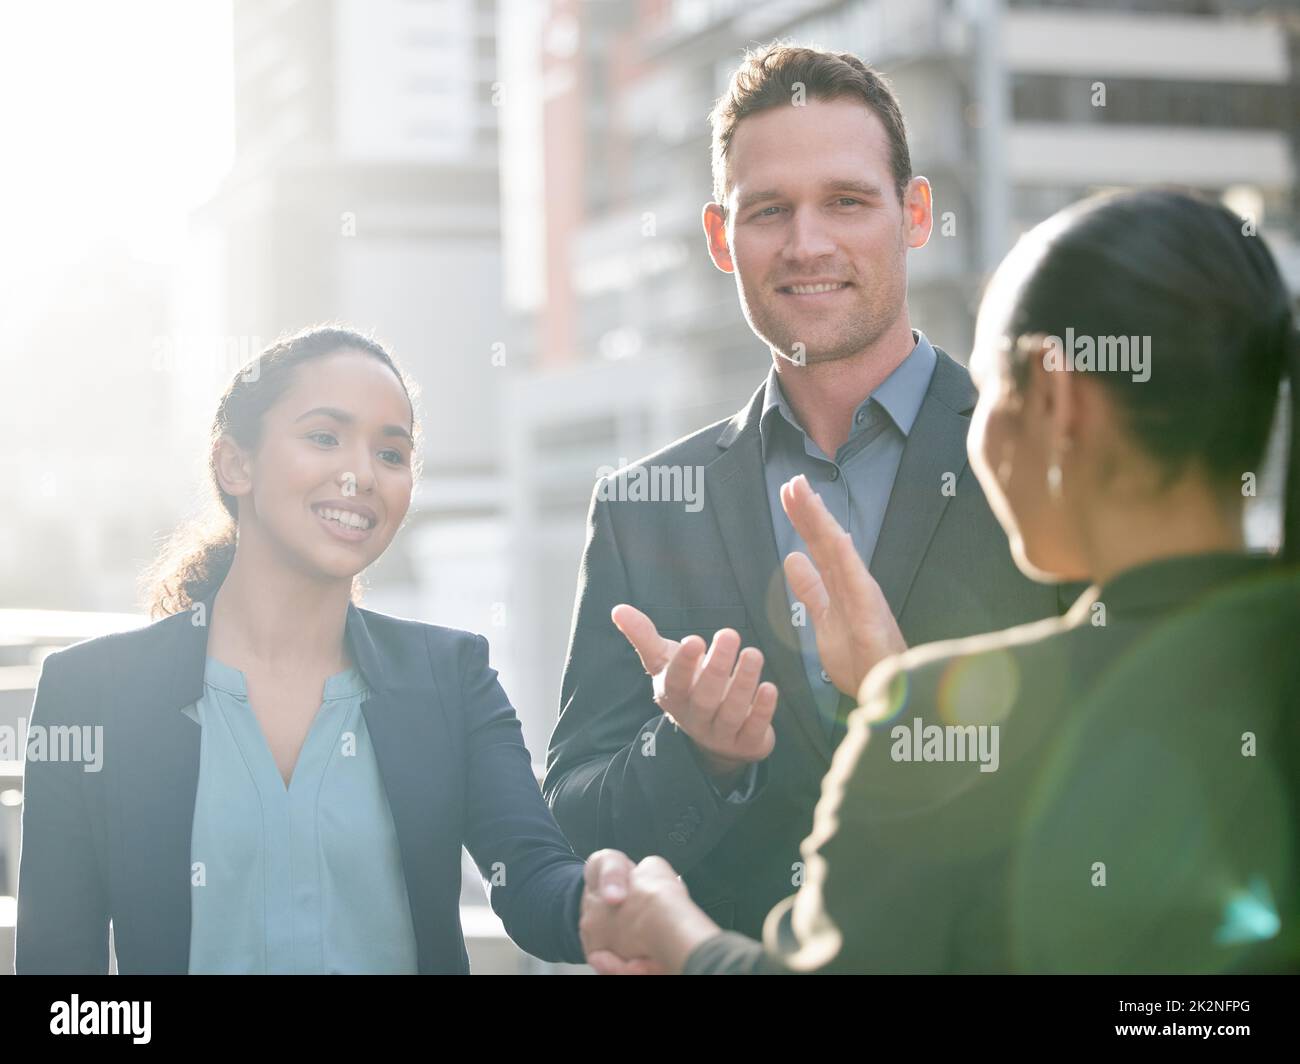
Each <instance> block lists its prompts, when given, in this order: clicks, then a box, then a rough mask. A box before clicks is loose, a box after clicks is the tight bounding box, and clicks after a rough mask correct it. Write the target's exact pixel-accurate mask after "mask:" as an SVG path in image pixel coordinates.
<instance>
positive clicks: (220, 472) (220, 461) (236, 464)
mask: <svg viewBox="0 0 1300 1064" xmlns="http://www.w3.org/2000/svg"><path fill="white" fill-rule="evenodd" d="M212 457H213V465H214V466H215V467H216V472H217V483H218V484H220V485H221V490H222V491H224V492H225V493H226V494H227V495H234V496H240V495H247V494H249V492H251V491H252V490H253V481H252V475H251V466H250V463H249V461H248V456H247V455H246V454H245V453H244V449H243V448H242V447H240V446H239V444H237V443H236V442H235V441H234V440H233V439H231V438H230V437H229V436H222V437H221V439H219V440H218V441H217V442H216V445H215V446H214V448H213V453H212Z"/></svg>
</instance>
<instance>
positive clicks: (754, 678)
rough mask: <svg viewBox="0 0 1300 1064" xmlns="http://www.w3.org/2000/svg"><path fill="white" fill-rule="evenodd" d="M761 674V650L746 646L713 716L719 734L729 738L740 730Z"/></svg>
mask: <svg viewBox="0 0 1300 1064" xmlns="http://www.w3.org/2000/svg"><path fill="white" fill-rule="evenodd" d="M762 675H763V652H762V651H761V650H759V649H758V648H757V647H746V648H745V649H744V650H742V651H741V652H740V659H739V660H738V661H737V662H736V671H735V672H733V673H732V674H731V679H730V680H729V681H728V682H727V689H726V692H725V693H724V694H723V696H722V705H720V706H719V707H718V715H717V717H715V718H714V728H715V729H716V731H717V732H718V733H719V734H721V735H724V736H726V737H727V738H731V737H732V736H734V735H735V734H736V733H737V732H738V731H740V726H741V725H742V724H744V723H745V716H746V714H748V712H749V706H750V703H751V702H753V701H754V691H755V690H756V689H757V687H758V681H759V678H760V677H761V676H762Z"/></svg>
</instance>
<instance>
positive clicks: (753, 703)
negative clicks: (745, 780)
mask: <svg viewBox="0 0 1300 1064" xmlns="http://www.w3.org/2000/svg"><path fill="white" fill-rule="evenodd" d="M611 616H612V617H613V620H614V624H615V626H616V627H617V628H618V630H619V631H620V632H622V633H623V635H624V636H626V637H627V641H628V642H629V643H631V644H632V647H633V649H635V650H636V652H637V656H638V657H639V658H640V659H641V665H642V667H643V668H644V669H645V671H646V672H647V673H648V674H649V675H650V677H651V678H652V680H653V683H654V698H655V704H656V705H657V706H658V707H659V708H660V709H662V710H663V711H664V713H666V714H667V715H668V716H669V717H670V718H671V719H672V720H673V722H674V723H675V724H676V725H677V726H678V727H679V728H681V729H682V731H684V732H685V733H686V734H687V735H688V736H690V738H691V740H692V741H693V742H694V743H695V745H696V746H697V747H698V748H699V750H700V752H701V754H702V755H703V756H704V759H705V761H706V763H707V764H708V765H709V768H710V771H711V772H712V774H713V775H714V776H716V777H718V778H720V779H727V778H730V777H735V776H736V775H738V774H739V773H740V771H741V770H743V769H744V767H745V766H746V765H747V764H749V763H750V762H752V761H762V760H763V759H764V758H765V757H767V755H768V754H770V753H771V752H772V748H773V746H775V744H776V733H775V731H773V729H772V714H773V713H774V712H775V711H776V696H777V691H776V685H775V684H771V683H760V682H759V679H760V677H761V676H762V673H763V653H762V651H760V650H759V649H757V648H756V647H746V648H745V649H744V650H740V635H739V634H738V633H737V632H736V631H735V630H734V629H731V628H724V629H722V630H721V631H720V632H717V633H716V634H715V635H714V637H713V645H712V646H711V647H709V648H708V652H707V654H706V652H705V645H704V640H703V639H701V638H700V637H699V636H697V635H691V636H687V637H686V638H685V639H683V640H682V641H681V642H680V643H679V642H677V641H676V640H673V639H665V638H664V637H663V636H661V635H660V634H659V631H658V629H656V628H655V625H654V622H653V621H652V620H650V618H649V617H647V616H646V615H645V614H644V613H642V612H641V611H640V610H638V609H636V608H635V607H634V606H629V605H627V604H626V603H624V604H621V605H618V606H615V607H614V610H613V612H612V614H611ZM737 651H739V658H737Z"/></svg>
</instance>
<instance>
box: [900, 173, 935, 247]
mask: <svg viewBox="0 0 1300 1064" xmlns="http://www.w3.org/2000/svg"><path fill="white" fill-rule="evenodd" d="M903 224H904V226H905V227H906V230H907V246H908V247H909V248H923V247H925V245H926V244H927V243H928V242H929V240H930V232H931V230H933V228H934V191H933V189H931V188H930V181H929V179H928V178H925V177H921V176H920V175H917V176H916V177H914V178H912V180H911V181H909V182H908V183H907V188H906V189H905V190H904V191H903Z"/></svg>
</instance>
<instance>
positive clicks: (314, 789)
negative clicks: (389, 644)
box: [183, 657, 417, 975]
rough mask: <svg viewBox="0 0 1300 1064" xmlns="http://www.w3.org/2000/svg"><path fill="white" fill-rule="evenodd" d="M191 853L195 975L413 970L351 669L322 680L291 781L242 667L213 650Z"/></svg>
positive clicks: (403, 903) (411, 938) (401, 887)
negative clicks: (321, 696)
mask: <svg viewBox="0 0 1300 1064" xmlns="http://www.w3.org/2000/svg"><path fill="white" fill-rule="evenodd" d="M203 681H204V683H203V696H202V697H201V698H200V699H199V700H198V701H197V702H195V703H193V704H192V705H189V706H186V707H185V708H184V710H183V712H184V713H186V714H187V715H188V716H189V717H190V718H191V719H193V720H195V721H196V722H197V723H198V724H199V726H200V727H201V728H202V729H203V734H202V742H201V747H200V750H201V752H200V761H199V783H198V793H197V795H196V797H195V802H194V825H193V834H192V836H191V845H190V860H191V862H192V863H191V876H190V883H191V886H190V898H191V928H190V964H189V971H190V974H192V975H193V974H207V973H266V974H334V973H366V972H372V973H414V972H415V971H416V968H417V965H416V948H415V930H414V927H413V925H412V922H411V908H410V904H409V901H408V899H407V895H406V881H405V879H404V878H403V876H402V862H401V853H400V851H399V849H398V845H397V832H396V829H395V828H394V826H393V817H392V812H391V810H390V809H389V806H388V798H387V795H386V793H385V791H384V786H383V780H382V779H381V777H380V774H379V766H378V763H377V762H376V761H375V756H374V748H373V747H372V746H371V743H370V735H369V733H368V731H367V730H366V721H365V717H364V715H363V714H362V712H361V703H362V702H363V701H364V700H365V698H366V696H367V695H368V694H369V690H368V688H367V686H366V682H365V679H364V677H362V675H361V673H360V672H359V671H358V670H357V669H355V668H350V669H347V670H345V671H343V672H340V673H337V674H335V675H334V676H331V677H330V678H329V679H328V680H326V681H325V690H324V701H323V702H322V703H321V707H320V709H319V711H318V712H317V715H316V718H315V719H314V720H313V721H312V725H311V729H310V731H309V732H308V733H307V738H306V741H305V742H304V743H303V747H302V751H301V752H300V753H299V755H298V761H297V763H296V764H295V766H294V770H293V776H292V777H291V779H290V783H289V786H288V787H287V788H286V787H285V784H284V778H283V777H282V776H281V775H280V770H279V769H278V768H277V767H276V764H275V758H274V757H273V756H272V754H271V749H270V747H269V746H268V745H267V742H266V738H265V736H264V735H263V733H262V729H261V727H260V725H259V724H258V723H257V718H256V717H255V716H254V715H253V711H252V709H251V707H250V706H249V702H248V688H247V685H246V684H245V682H244V674H243V673H242V672H240V671H239V670H238V669H235V668H232V667H230V666H228V665H225V664H223V663H222V662H220V661H217V660H216V659H215V658H212V657H209V658H208V659H207V662H206V665H205V667H204V673H203Z"/></svg>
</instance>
